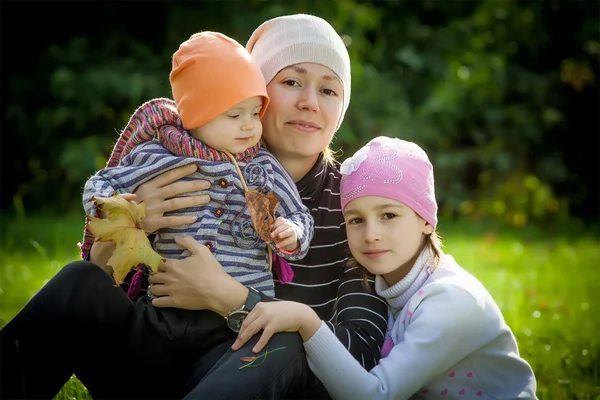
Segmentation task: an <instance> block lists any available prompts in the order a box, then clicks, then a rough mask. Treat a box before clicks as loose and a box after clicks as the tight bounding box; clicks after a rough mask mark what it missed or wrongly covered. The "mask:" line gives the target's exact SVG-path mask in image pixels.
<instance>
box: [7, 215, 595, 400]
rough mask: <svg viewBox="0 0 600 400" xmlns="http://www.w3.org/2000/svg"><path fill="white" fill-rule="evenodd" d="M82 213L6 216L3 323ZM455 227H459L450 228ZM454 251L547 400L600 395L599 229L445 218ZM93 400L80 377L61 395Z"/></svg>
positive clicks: (62, 251) (63, 256) (48, 270)
mask: <svg viewBox="0 0 600 400" xmlns="http://www.w3.org/2000/svg"><path fill="white" fill-rule="evenodd" d="M82 224H83V220H82V218H81V217H80V216H79V215H72V216H66V217H64V216H61V217H51V216H36V217H30V218H28V219H15V218H12V217H11V218H7V217H4V218H3V220H2V225H1V226H2V228H0V229H1V230H0V234H1V235H0V263H1V264H2V265H3V266H4V268H3V269H1V270H0V327H1V326H2V325H4V324H5V323H6V322H7V321H9V320H10V319H11V318H12V317H13V316H14V315H15V314H16V313H17V311H18V310H19V309H20V308H21V307H22V306H23V305H24V304H25V303H26V302H27V300H28V299H29V298H30V297H31V296H33V295H34V294H35V293H36V292H37V291H38V290H39V289H40V288H41V287H42V285H43V284H44V283H45V282H47V280H49V279H50V278H51V277H52V276H53V275H54V274H56V272H58V271H59V269H60V268H61V267H62V266H63V265H65V264H67V263H68V262H70V261H74V260H77V259H78V249H77V247H76V246H75V243H76V242H77V241H79V240H81V234H82V231H81V229H82ZM446 225H449V226H448V227H446ZM440 232H441V235H442V236H443V239H444V241H445V243H446V245H445V251H446V252H448V253H450V254H452V255H453V256H454V257H455V258H456V260H457V261H458V262H459V263H460V264H461V265H462V266H463V267H464V268H466V269H467V270H469V271H470V272H472V273H473V274H474V275H475V276H476V277H477V278H478V279H479V280H481V281H482V282H483V284H484V285H485V286H486V287H487V288H488V290H489V291H490V293H491V294H492V296H493V297H494V299H495V300H496V302H497V303H498V305H499V307H500V309H501V310H502V312H503V314H504V317H505V319H506V322H507V323H508V324H509V326H510V327H511V329H512V330H513V332H514V334H515V336H516V337H517V340H518V343H519V348H520V352H521V353H522V355H523V356H524V357H525V359H527V361H528V362H530V364H531V365H532V367H533V369H534V371H535V373H536V378H537V380H538V387H539V392H538V395H539V398H540V399H557V400H560V399H565V400H567V399H568V400H592V399H597V398H598V397H599V396H600V386H599V385H598V382H600V358H599V357H600V338H599V337H598V334H597V332H598V331H599V330H600V317H599V315H600V313H599V309H600V298H599V297H598V296H597V295H596V292H597V288H596V282H597V281H598V280H599V279H600V271H599V270H598V268H597V267H596V266H597V265H598V263H599V262H600V246H599V245H600V241H599V237H600V236H599V235H598V232H597V231H595V232H585V231H583V232H582V233H579V234H575V233H574V232H575V231H574V230H572V229H570V227H563V228H562V229H560V230H557V231H548V230H538V229H535V227H534V226H531V227H528V228H526V229H507V228H506V227H502V226H501V225H497V226H495V225H493V224H487V223H486V224H482V223H478V224H472V223H469V222H459V223H457V224H448V222H447V221H446V220H444V219H442V220H441V222H440ZM72 398H77V399H88V398H90V397H89V395H88V394H87V392H86V391H85V387H83V385H82V384H81V382H79V381H78V380H77V379H76V378H75V377H73V378H72V379H71V380H70V381H69V382H68V383H67V384H66V385H65V387H64V388H63V390H62V391H61V393H60V394H59V395H58V396H57V399H72Z"/></svg>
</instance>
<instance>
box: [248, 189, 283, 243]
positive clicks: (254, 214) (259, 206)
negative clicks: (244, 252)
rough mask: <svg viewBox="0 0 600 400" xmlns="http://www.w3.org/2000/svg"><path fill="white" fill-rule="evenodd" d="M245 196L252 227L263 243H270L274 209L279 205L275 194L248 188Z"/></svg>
mask: <svg viewBox="0 0 600 400" xmlns="http://www.w3.org/2000/svg"><path fill="white" fill-rule="evenodd" d="M245 196H246V203H247V204H248V212H249V213H250V218H252V223H253V225H254V229H255V230H256V232H257V233H258V235H259V236H260V238H261V239H262V240H263V241H264V242H265V243H271V242H272V241H273V239H272V238H271V225H273V223H274V222H275V210H277V207H279V200H278V199H277V196H275V194H273V193H272V192H269V193H267V194H265V193H261V192H259V191H257V190H248V191H246V193H245Z"/></svg>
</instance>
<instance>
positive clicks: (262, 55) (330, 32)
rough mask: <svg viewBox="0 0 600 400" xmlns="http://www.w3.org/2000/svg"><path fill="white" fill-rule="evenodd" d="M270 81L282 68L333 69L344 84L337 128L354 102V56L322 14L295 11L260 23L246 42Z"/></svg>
mask: <svg viewBox="0 0 600 400" xmlns="http://www.w3.org/2000/svg"><path fill="white" fill-rule="evenodd" d="M246 49H248V51H249V52H250V54H252V60H253V61H254V62H255V63H256V64H258V66H259V67H260V69H261V70H262V73H263V75H264V77H265V81H266V82H267V84H268V83H269V82H271V80H272V79H273V77H274V76H275V75H277V73H279V71H281V70H282V69H284V68H286V67H289V66H290V65H294V64H300V63H315V64H321V65H324V66H326V67H327V68H329V69H331V70H332V71H333V72H334V73H335V74H336V75H337V76H338V77H339V78H340V79H341V81H342V84H343V86H344V96H343V101H344V104H343V108H342V113H341V115H340V118H339V120H338V124H337V127H336V131H337V130H338V129H339V127H340V125H341V124H342V121H343V119H344V114H346V110H347V109H348V105H349V104H350V87H351V77H350V56H349V55H348V50H347V49H346V46H345V45H344V42H343V41H342V38H341V37H340V35H338V33H337V32H336V31H335V29H333V27H332V26H331V25H330V24H329V22H327V21H325V20H324V19H322V18H319V17H316V16H313V15H307V14H294V15H286V16H282V17H277V18H273V19H270V20H268V21H266V22H264V23H263V24H262V25H260V26H259V27H258V28H256V30H255V31H254V33H252V36H251V37H250V39H249V40H248V43H247V44H246Z"/></svg>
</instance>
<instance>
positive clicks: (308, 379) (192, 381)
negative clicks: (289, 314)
mask: <svg viewBox="0 0 600 400" xmlns="http://www.w3.org/2000/svg"><path fill="white" fill-rule="evenodd" d="M259 338H260V335H255V336H254V337H253V338H252V339H250V340H249V341H248V343H246V345H244V347H242V348H241V349H239V350H238V351H235V352H234V351H232V350H231V345H232V344H233V341H230V342H226V343H224V344H223V347H222V348H215V349H214V351H215V356H214V357H213V355H211V354H210V353H208V354H207V355H206V356H205V357H203V358H202V359H200V360H199V361H198V363H197V364H196V365H195V366H194V368H193V369H192V370H193V371H195V372H197V373H199V374H196V375H194V374H192V375H190V376H189V378H188V380H187V382H186V383H185V384H184V387H185V391H186V392H188V391H189V393H188V394H187V395H186V396H185V397H184V400H192V399H194V400H195V399H198V400H200V399H223V400H225V399H236V400H242V399H329V395H328V394H327V391H326V390H325V388H324V387H323V385H322V384H321V382H320V381H319V380H318V379H317V378H316V377H315V375H314V374H313V373H312V371H311V370H310V368H309V367H308V363H307V361H306V355H305V352H304V347H303V345H302V339H301V338H300V335H298V334H297V333H289V332H283V333H278V334H276V335H273V337H272V338H271V340H270V341H269V343H268V344H267V346H266V347H265V348H264V349H263V350H262V351H261V353H259V354H254V353H252V348H253V347H254V345H255V344H256V342H258V340H259ZM277 349H279V350H277ZM266 352H268V353H267V355H266V357H264V359H261V358H259V359H257V360H256V361H255V362H254V364H252V365H248V364H249V363H248V362H247V361H243V360H242V358H244V357H249V356H259V355H261V354H264V353H266ZM223 353H224V354H223Z"/></svg>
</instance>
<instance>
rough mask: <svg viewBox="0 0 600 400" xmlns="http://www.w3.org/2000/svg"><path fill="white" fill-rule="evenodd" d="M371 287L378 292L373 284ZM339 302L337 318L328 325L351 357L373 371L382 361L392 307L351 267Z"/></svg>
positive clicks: (347, 272) (348, 268) (341, 282)
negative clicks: (382, 348)
mask: <svg viewBox="0 0 600 400" xmlns="http://www.w3.org/2000/svg"><path fill="white" fill-rule="evenodd" d="M368 284H369V286H370V287H371V288H374V282H373V281H372V280H369V281H368ZM337 299H338V300H337V307H336V315H337V318H336V320H335V321H332V322H329V321H327V322H325V323H326V324H327V326H328V327H329V329H331V331H332V332H333V334H334V335H335V336H336V337H337V338H338V340H339V341H340V342H341V343H342V344H343V345H344V347H345V348H346V349H347V350H348V351H349V352H350V354H352V356H353V357H354V358H355V359H356V360H357V361H358V362H359V363H360V364H361V365H362V366H363V367H364V368H365V369H366V370H370V369H371V368H373V367H374V366H375V365H377V362H378V361H379V358H380V357H381V350H380V349H381V347H382V346H383V341H384V339H385V331H386V328H387V318H388V306H387V304H386V303H385V301H384V300H383V299H382V298H381V297H379V296H377V294H375V289H371V290H368V289H367V288H365V285H364V283H363V277H362V276H361V274H360V273H359V270H358V268H357V267H347V268H346V269H345V270H344V272H343V274H342V276H341V278H340V283H339V286H338V293H337Z"/></svg>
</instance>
